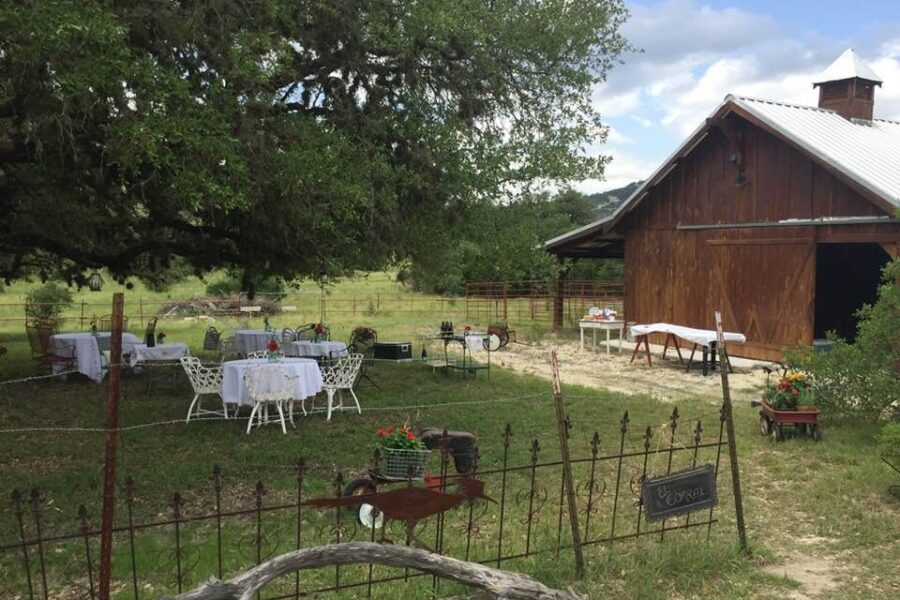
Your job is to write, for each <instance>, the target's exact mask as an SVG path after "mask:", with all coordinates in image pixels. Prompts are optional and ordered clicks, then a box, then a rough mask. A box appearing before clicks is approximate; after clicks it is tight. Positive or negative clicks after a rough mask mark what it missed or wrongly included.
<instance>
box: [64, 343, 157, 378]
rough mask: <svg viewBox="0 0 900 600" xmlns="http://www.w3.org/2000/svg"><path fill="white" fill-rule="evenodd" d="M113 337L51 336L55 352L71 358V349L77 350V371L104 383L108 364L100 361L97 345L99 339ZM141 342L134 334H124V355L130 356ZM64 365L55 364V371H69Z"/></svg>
mask: <svg viewBox="0 0 900 600" xmlns="http://www.w3.org/2000/svg"><path fill="white" fill-rule="evenodd" d="M110 335H112V334H111V333H109V332H108V331H101V332H99V333H98V334H97V335H96V336H94V335H93V334H91V333H57V334H56V335H53V336H50V340H51V343H52V344H53V350H54V352H55V353H56V354H59V355H61V356H69V353H70V352H71V348H72V347H73V346H74V349H75V369H76V370H77V371H78V372H79V373H83V374H84V375H85V376H87V377H89V378H90V379H93V380H94V381H97V382H100V381H103V377H104V376H105V375H106V368H105V367H106V363H105V362H102V361H101V359H100V348H99V347H98V345H97V339H96V338H98V337H105V338H108V337H110ZM140 343H141V340H140V339H139V338H138V336H136V335H134V334H133V333H123V334H122V354H130V353H131V352H132V351H133V350H134V347H135V346H136V345H137V344H140ZM67 369H68V367H67V366H66V365H64V364H54V365H53V371H54V372H55V373H59V372H61V371H65V370H67Z"/></svg>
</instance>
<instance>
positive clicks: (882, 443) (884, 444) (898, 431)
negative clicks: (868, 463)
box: [878, 421, 900, 458]
mask: <svg viewBox="0 0 900 600" xmlns="http://www.w3.org/2000/svg"><path fill="white" fill-rule="evenodd" d="M878 449H879V450H880V451H881V454H883V455H884V456H889V457H894V458H900V421H897V422H894V423H887V424H886V425H884V426H883V427H882V428H881V432H880V433H879V434H878Z"/></svg>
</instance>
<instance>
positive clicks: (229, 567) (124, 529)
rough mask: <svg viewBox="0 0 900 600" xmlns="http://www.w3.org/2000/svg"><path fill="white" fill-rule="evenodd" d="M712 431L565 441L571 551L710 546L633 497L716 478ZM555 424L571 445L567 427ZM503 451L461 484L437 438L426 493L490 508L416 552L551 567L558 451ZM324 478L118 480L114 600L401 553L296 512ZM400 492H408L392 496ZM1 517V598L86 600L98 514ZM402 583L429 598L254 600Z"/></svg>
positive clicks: (323, 491)
mask: <svg viewBox="0 0 900 600" xmlns="http://www.w3.org/2000/svg"><path fill="white" fill-rule="evenodd" d="M724 418H725V414H724V411H719V413H718V418H717V419H714V422H713V423H712V424H710V425H709V429H708V430H707V429H704V426H703V424H702V423H701V421H700V420H686V419H683V418H682V417H680V416H679V414H678V410H677V409H675V410H674V411H673V412H672V415H671V417H670V418H669V419H668V422H667V423H665V424H664V425H661V426H659V425H658V426H656V427H654V426H646V427H635V426H633V425H632V423H631V420H630V418H629V415H628V412H626V413H625V414H624V415H623V417H622V418H621V420H620V421H619V423H618V426H617V428H616V430H617V435H615V436H613V437H612V438H611V439H602V438H601V435H600V434H599V433H597V432H594V433H593V434H592V435H590V439H589V440H579V439H577V437H578V436H574V435H573V436H572V440H571V441H572V446H573V451H574V452H573V456H574V458H573V459H572V469H573V471H572V472H573V475H572V477H573V483H574V484H575V489H576V498H577V506H578V511H579V514H578V519H579V524H580V527H582V528H583V529H582V540H583V544H584V545H586V546H590V545H596V544H605V543H610V542H614V541H617V540H628V539H634V538H639V537H644V536H654V537H657V538H658V539H659V540H662V539H663V538H664V537H665V536H666V535H667V534H668V533H669V532H672V531H675V530H688V529H699V530H700V531H701V532H704V531H705V536H706V537H708V535H709V532H710V531H711V528H712V525H713V524H715V523H716V522H717V521H718V518H717V516H716V514H715V512H714V511H715V509H714V508H711V509H708V511H707V510H704V511H703V512H702V513H695V514H693V515H690V514H689V515H687V516H681V517H673V518H670V519H669V520H668V521H662V522H659V523H649V522H646V521H645V519H644V518H643V516H644V515H643V506H642V505H641V502H640V487H641V485H640V484H641V482H642V481H643V480H644V479H645V478H647V477H650V476H656V475H663V474H669V473H672V472H675V471H678V470H682V469H685V468H691V467H695V466H697V465H698V464H701V463H708V464H710V465H712V467H713V469H714V472H715V474H716V475H718V473H719V467H720V465H721V463H722V458H723V452H722V448H723V447H724V446H726V445H727V439H725V437H726V435H725V428H724ZM567 423H568V426H569V430H570V431H572V430H573V425H572V423H570V422H567ZM579 431H582V432H583V431H584V430H583V429H579ZM445 435H446V434H445ZM502 440H503V446H502V451H501V452H500V453H499V455H498V456H493V457H490V459H489V460H488V458H487V457H480V456H478V451H477V449H475V451H474V453H475V462H474V470H473V471H472V472H471V473H470V474H467V475H460V474H458V473H457V472H455V471H452V469H451V467H450V465H451V464H453V463H452V462H451V461H452V460H453V456H452V454H451V453H450V451H449V450H448V444H447V442H446V438H445V441H444V442H443V443H442V444H441V450H440V452H438V453H435V454H436V455H437V457H438V458H439V460H440V466H439V470H438V472H437V473H436V474H435V478H434V479H433V480H432V482H434V481H437V482H438V483H437V485H439V486H440V488H441V490H442V491H448V490H452V489H454V486H455V483H456V481H457V480H458V479H459V478H460V477H464V476H471V477H476V478H478V479H479V480H481V481H483V482H485V484H486V493H487V495H489V496H490V497H491V499H490V501H486V500H477V501H468V502H466V503H465V504H463V505H462V506H461V507H460V508H457V509H455V510H453V511H450V512H445V513H439V514H437V515H435V516H433V517H430V518H428V519H425V520H423V521H421V522H420V523H419V525H418V526H416V528H415V537H416V538H417V539H418V540H425V541H426V543H428V544H429V545H430V546H431V547H432V548H433V549H434V551H436V552H439V553H442V554H446V555H450V556H454V557H457V558H461V559H466V560H473V561H478V562H481V563H485V564H492V565H497V566H499V565H501V564H504V563H507V562H508V561H514V560H517V559H526V558H528V557H534V556H537V555H541V554H546V553H553V554H556V555H559V553H560V552H562V551H565V550H567V549H570V548H571V539H570V537H569V534H568V531H567V529H566V528H565V527H564V523H566V522H567V513H566V510H567V508H566V503H565V502H564V499H563V496H564V494H563V489H564V483H565V482H564V481H563V475H562V473H563V470H562V462H561V461H560V460H559V455H558V453H557V451H556V449H554V448H547V449H545V448H541V445H540V443H539V441H538V440H537V439H531V440H523V441H522V442H516V441H514V435H513V431H512V429H511V427H510V426H509V425H507V426H506V428H505V429H504V431H503V432H502ZM579 442H580V443H579ZM583 442H587V443H586V444H585V443H583ZM515 443H522V444H527V445H528V452H527V454H528V456H529V457H530V458H529V459H528V460H527V461H524V462H521V463H516V464H513V463H512V462H511V460H510V456H511V454H512V453H511V449H513V450H515V448H513V446H514V444H515ZM545 443H546V442H545ZM523 450H524V449H523ZM515 454H517V455H518V454H519V453H518V452H516V453H515ZM725 455H726V456H727V453H725ZM373 463H374V464H373V465H372V467H371V468H372V470H373V471H374V472H377V471H378V470H379V468H378V467H379V465H378V458H377V454H376V458H375V459H373ZM324 472H325V471H324V470H320V469H316V470H312V469H310V468H309V467H308V466H307V465H306V464H305V463H304V461H303V460H298V461H297V463H296V465H295V466H294V468H293V472H292V483H291V485H290V486H287V487H286V486H285V485H284V482H281V483H282V485H281V486H280V487H279V488H277V489H275V488H273V490H269V489H268V488H267V487H266V485H265V484H264V483H263V482H262V481H257V482H256V483H255V485H254V486H253V488H252V491H248V490H247V488H246V487H241V486H240V485H235V486H233V487H230V483H229V481H228V480H227V478H226V475H225V473H223V471H222V470H221V469H220V468H219V467H218V466H214V467H213V468H212V470H211V475H210V477H209V480H208V481H206V482H205V483H202V486H201V487H200V488H198V489H199V491H198V490H192V491H191V492H190V493H185V494H179V493H175V494H172V495H171V497H170V499H169V502H168V505H167V506H164V507H159V506H150V505H149V504H147V503H146V501H145V500H144V499H142V497H141V493H140V490H139V489H138V488H137V486H136V485H135V483H134V481H133V480H132V479H131V478H130V477H129V478H126V479H125V481H124V484H123V486H122V488H121V493H120V507H119V509H118V515H119V520H118V524H117V525H116V527H115V529H114V542H115V543H114V554H113V589H114V590H115V594H114V597H121V598H135V599H138V598H149V597H157V596H159V595H160V594H161V593H175V592H181V591H184V590H187V589H190V588H192V587H195V586H197V585H199V584H200V583H202V582H204V581H205V580H206V579H208V577H209V576H210V575H215V576H217V577H219V578H223V577H228V576H230V575H233V574H235V573H237V572H239V571H242V570H245V569H247V568H249V567H251V566H253V565H257V564H260V563H261V562H263V561H265V560H267V559H269V558H271V557H273V556H275V555H278V554H281V553H284V552H288V551H291V550H295V549H299V548H303V547H311V546H317V545H321V544H326V543H334V542H338V543H339V542H346V541H352V540H363V541H389V542H394V543H407V544H408V543H410V537H409V532H408V530H407V529H406V528H405V527H404V526H403V524H398V523H396V522H390V523H386V524H385V525H384V527H383V528H382V529H376V528H370V527H367V526H365V525H363V524H361V522H360V520H359V519H358V518H357V517H358V515H356V514H353V513H350V512H348V510H347V509H346V508H334V509H331V508H329V509H325V510H320V509H314V508H312V507H310V506H308V505H307V504H305V503H306V502H307V501H308V500H309V499H310V498H312V497H314V496H315V497H322V496H325V495H327V494H329V493H330V494H332V495H334V496H335V497H339V496H341V495H342V493H344V491H345V484H346V483H347V481H346V479H345V478H344V476H343V474H341V473H337V475H336V476H335V477H334V478H333V480H332V481H331V482H330V485H329V484H328V483H327V478H326V477H323V476H322V475H321V474H322V473H324ZM412 484H413V482H412V481H411V480H410V481H409V482H398V483H394V484H393V485H401V486H402V485H412ZM291 488H292V490H291ZM139 508H140V509H141V510H139ZM60 510H61V511H63V512H64V513H66V512H69V511H71V512H70V514H72V515H73V516H74V519H75V523H76V525H77V527H76V529H74V530H72V531H69V532H65V533H57V532H53V531H49V530H48V527H47V524H46V523H47V519H46V518H45V517H46V515H47V514H48V512H50V511H60ZM139 512H143V513H145V514H146V516H145V517H141V516H139V514H138V513H139ZM7 514H8V517H9V518H8V519H7V522H6V523H4V524H3V525H2V527H0V532H3V535H6V536H12V538H14V539H10V540H7V541H5V542H3V543H2V544H0V596H2V597H3V598H14V597H18V598H28V599H29V600H34V599H35V598H43V599H45V600H47V599H49V598H91V599H93V598H95V597H96V593H97V583H96V582H97V556H98V549H99V538H100V532H99V530H98V529H97V528H96V527H95V524H94V518H95V515H97V514H99V509H97V510H88V508H87V507H85V506H83V505H82V506H78V507H77V508H74V509H73V508H72V507H65V506H62V505H61V504H60V503H57V502H55V499H53V498H47V497H45V496H44V495H43V494H42V493H41V492H40V491H38V490H36V489H35V490H31V492H30V493H22V492H20V491H18V490H16V491H13V492H12V495H11V504H10V506H9V510H8V511H7ZM524 568H526V569H527V565H526V566H525V567H524ZM404 582H405V583H404ZM401 583H404V585H409V586H422V587H423V588H428V589H430V590H432V591H434V590H435V589H436V588H437V587H438V586H439V585H440V583H439V582H438V581H437V580H436V579H434V578H429V577H427V576H425V575H423V574H422V573H418V572H411V571H409V570H404V569H397V568H392V567H382V566H374V565H372V564H368V565H358V566H335V567H333V568H328V569H320V570H318V571H313V572H304V574H303V575H302V576H301V575H300V573H296V574H295V575H293V576H290V577H286V578H283V579H282V580H280V581H277V582H274V583H272V584H270V585H269V586H268V587H267V589H266V590H265V593H264V595H263V597H264V598H266V599H267V600H275V599H284V598H300V597H307V596H318V595H321V594H325V593H327V592H337V591H341V590H355V593H359V594H361V593H365V594H366V595H367V597H371V596H372V594H373V590H376V589H378V588H379V586H384V585H385V584H394V585H400V584H401ZM392 591H393V589H392ZM407 592H408V593H412V592H410V591H409V590H407Z"/></svg>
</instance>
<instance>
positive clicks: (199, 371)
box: [180, 356, 237, 423]
mask: <svg viewBox="0 0 900 600" xmlns="http://www.w3.org/2000/svg"><path fill="white" fill-rule="evenodd" d="M180 361H181V366H182V367H183V368H184V372H185V374H187V377H188V380H189V381H190V382H191V388H192V389H193V390H194V399H193V400H191V405H190V407H188V413H187V418H185V420H184V422H185V423H188V422H190V420H191V418H192V417H198V416H200V415H201V414H207V415H210V414H211V415H218V416H221V417H225V418H226V419H227V418H228V405H227V404H226V403H225V399H224V398H223V397H222V366H221V365H216V366H213V367H210V366H204V365H203V364H201V363H200V359H199V358H197V357H196V356H185V357H182V358H181V359H180ZM210 394H216V395H217V396H219V399H221V400H222V412H219V411H215V410H206V409H204V408H203V407H202V400H201V397H202V396H204V395H210ZM195 407H196V408H195ZM235 414H237V407H235Z"/></svg>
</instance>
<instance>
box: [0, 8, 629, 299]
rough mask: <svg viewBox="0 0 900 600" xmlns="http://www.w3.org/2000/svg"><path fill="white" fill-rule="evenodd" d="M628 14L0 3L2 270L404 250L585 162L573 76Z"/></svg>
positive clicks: (142, 271)
mask: <svg viewBox="0 0 900 600" xmlns="http://www.w3.org/2000/svg"><path fill="white" fill-rule="evenodd" d="M625 17H626V11H625V9H624V6H623V3H622V2H621V0H574V1H572V2H546V1H543V0H523V1H517V2H506V1H504V2H490V3H486V2H483V0H458V1H455V2H447V1H446V0H423V1H419V2H371V1H369V0H334V1H332V2H321V1H319V0H270V1H267V2H252V3H250V6H249V7H248V4H247V3H246V2H244V1H243V0H220V1H217V2H200V3H196V2H146V1H143V0H140V1H139V0H124V1H121V2H113V3H111V2H100V1H99V0H46V1H43V2H4V3H0V40H3V42H2V44H3V45H2V51H0V208H2V213H3V215H4V218H3V220H2V222H0V239H2V240H3V245H2V247H0V276H2V277H6V278H18V277H22V276H24V275H27V274H28V273H29V271H31V270H34V269H37V268H40V269H44V270H46V272H47V273H48V274H49V275H51V276H55V277H59V278H61V279H64V280H67V281H69V282H71V283H76V284H80V283H83V279H84V272H85V270H86V269H89V268H95V267H101V266H102V267H106V269H107V270H108V271H109V272H110V273H111V274H112V276H113V277H114V278H115V279H116V280H118V281H122V280H123V279H124V278H125V277H127V276H131V275H136V276H139V277H141V278H147V279H148V280H152V279H153V274H154V273H155V272H158V271H164V270H166V269H169V268H170V266H169V265H168V263H169V262H170V261H173V260H174V259H176V258H177V257H181V258H183V259H184V261H185V263H186V264H187V265H189V266H190V267H191V269H192V270H193V271H194V272H196V273H203V272H207V271H209V270H211V269H213V268H216V267H220V266H224V267H232V268H240V269H243V270H245V271H247V272H248V273H252V274H258V275H260V276H267V275H275V276H280V277H283V278H285V279H288V280H290V279H293V278H294V277H295V276H297V275H309V274H318V273H320V272H327V273H329V274H336V273H340V272H342V271H346V270H348V269H353V268H357V269H373V268H377V267H381V266H383V265H385V264H388V263H389V262H391V261H395V260H402V259H404V258H407V257H410V256H418V255H419V254H421V253H422V252H423V251H425V250H427V248H428V246H427V245H425V246H423V245H422V242H429V241H431V236H430V235H429V232H430V230H431V229H432V228H433V227H434V226H435V224H441V223H443V222H444V221H445V219H451V218H453V216H454V215H458V214H460V213H461V212H464V211H465V210H466V209H467V208H468V207H469V206H471V205H473V204H475V203H477V201H479V200H484V199H487V198H497V197H502V196H503V195H505V194H507V193H508V192H509V190H513V189H514V190H521V189H528V188H529V187H530V186H532V185H541V186H544V185H546V184H548V183H549V184H554V183H559V182H562V181H567V180H573V179H584V178H591V177H599V176H600V175H601V174H602V171H603V167H604V165H605V164H606V161H607V158H606V157H586V156H585V155H584V154H583V153H582V152H581V151H580V149H581V148H582V147H583V146H584V145H585V144H586V143H588V142H591V143H593V142H596V141H597V140H602V139H603V138H604V136H605V133H606V132H605V128H604V127H603V126H602V124H601V123H600V121H599V116H598V114H597V113H596V111H595V110H594V108H593V106H592V104H591V91H592V89H593V88H594V86H595V84H597V83H598V82H600V81H602V80H603V79H604V77H605V75H606V73H607V71H608V69H609V68H611V66H612V65H613V64H615V62H616V61H617V60H618V57H619V55H620V54H621V52H622V51H623V49H625V48H626V47H627V44H626V43H625V41H624V39H623V38H622V37H621V36H620V35H619V33H618V30H619V27H620V26H621V24H622V23H623V21H624V19H625ZM223 32H226V33H227V35H223ZM412 215H414V217H413V216H412ZM38 258H40V259H41V260H38ZM37 264H40V265H41V266H40V267H36V266H35V265H37ZM452 285H453V284H452V282H449V283H447V284H446V286H445V287H451V286H452Z"/></svg>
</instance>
